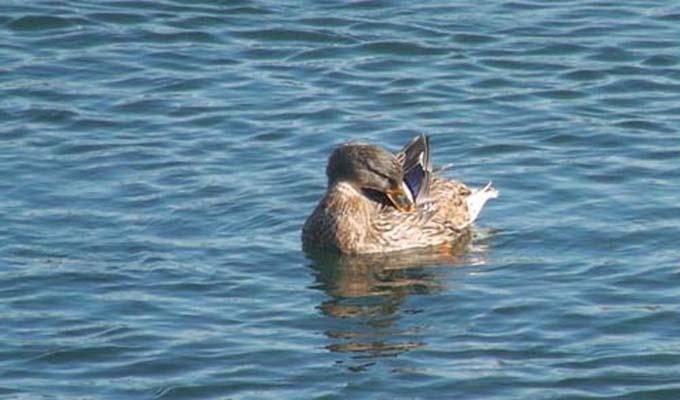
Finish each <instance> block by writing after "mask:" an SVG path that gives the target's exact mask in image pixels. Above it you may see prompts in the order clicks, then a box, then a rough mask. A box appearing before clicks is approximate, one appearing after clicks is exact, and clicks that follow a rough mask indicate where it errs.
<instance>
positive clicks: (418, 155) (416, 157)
mask: <svg viewBox="0 0 680 400" xmlns="http://www.w3.org/2000/svg"><path fill="white" fill-rule="evenodd" d="M396 157H397V161H398V162H400V163H401V165H402V168H403V170H404V183H405V184H406V186H407V187H408V189H409V191H410V192H411V195H412V197H413V201H414V202H417V201H418V200H419V199H424V198H426V197H427V196H428V195H429V192H430V183H431V180H432V163H431V161H430V138H429V137H427V136H425V135H423V134H420V135H418V136H416V137H415V138H413V140H411V142H410V143H409V144H407V145H406V146H404V148H403V149H401V151H400V152H399V153H397V156H396Z"/></svg>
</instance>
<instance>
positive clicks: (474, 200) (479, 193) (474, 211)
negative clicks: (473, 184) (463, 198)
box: [467, 182, 498, 223]
mask: <svg viewBox="0 0 680 400" xmlns="http://www.w3.org/2000/svg"><path fill="white" fill-rule="evenodd" d="M496 197H498V191H497V190H496V189H494V187H493V186H492V185H491V182H489V183H487V184H486V186H484V187H483V188H482V189H472V194H470V196H468V198H467V206H468V214H469V215H470V223H472V222H474V220H476V219H477V216H478V215H479V213H480V212H481V211H482V208H484V204H486V202H487V200H489V199H495V198H496Z"/></svg>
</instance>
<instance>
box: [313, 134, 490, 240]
mask: <svg viewBox="0 0 680 400" xmlns="http://www.w3.org/2000/svg"><path fill="white" fill-rule="evenodd" d="M429 154H430V152H429V140H428V138H427V137H426V136H423V135H420V136H417V137H416V138H415V139H413V141H411V143H409V144H408V145H407V146H406V147H404V149H402V150H401V151H400V152H399V153H397V154H392V153H390V152H388V151H386V150H384V149H383V148H381V147H379V146H375V145H367V144H345V145H342V146H340V147H338V148H337V149H336V150H335V151H334V152H333V154H332V155H331V157H330V159H329V160H328V166H327V168H326V175H327V176H328V188H327V191H326V194H325V196H324V197H323V198H322V199H321V201H320V202H319V204H318V205H317V207H316V209H315V210H314V212H313V213H312V214H311V215H310V216H309V218H308V219H307V221H306V222H305V225H304V227H303V229H302V242H303V245H304V247H305V248H322V249H331V250H335V251H338V252H340V253H346V254H365V253H384V252H392V251H400V250H406V249H411V248H418V247H429V246H435V245H440V244H443V243H450V242H453V241H455V240H457V239H458V238H459V237H460V236H461V235H462V234H463V233H464V232H465V230H466V229H467V228H468V227H469V225H470V224H471V223H472V222H473V221H474V220H475V218H476V217H477V215H478V214H479V211H480V210H481V208H482V207H483V206H484V203H485V202H486V201H487V200H488V199H489V198H493V197H496V196H497V192H496V190H495V189H493V188H492V187H491V186H490V185H487V186H486V187H485V188H483V189H479V190H470V189H469V188H468V187H467V186H465V185H464V184H463V183H461V182H457V181H454V180H448V179H445V178H441V177H438V176H435V174H434V172H433V170H432V166H431V163H430V156H429Z"/></svg>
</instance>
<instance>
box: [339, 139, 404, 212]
mask: <svg viewBox="0 0 680 400" xmlns="http://www.w3.org/2000/svg"><path fill="white" fill-rule="evenodd" d="M326 176H328V186H329V187H330V186H332V185H333V184H335V183H337V182H347V183H349V184H351V185H353V186H354V187H355V188H357V189H358V190H360V191H364V190H369V191H376V192H380V193H382V194H384V195H385V196H386V197H387V199H389V201H390V202H391V203H392V204H393V205H394V207H395V208H397V209H399V210H401V211H406V212H408V211H411V210H412V209H413V207H414V199H413V195H412V194H411V192H410V190H409V188H408V187H407V186H406V184H405V182H404V171H403V167H402V164H401V163H400V162H399V161H398V160H397V159H396V157H395V156H394V155H393V154H392V153H390V152H389V151H387V150H385V149H383V148H381V147H379V146H374V145H368V144H346V145H342V146H340V147H338V148H337V149H335V151H334V152H333V154H331V157H330V158H329V160H328V166H327V167H326Z"/></svg>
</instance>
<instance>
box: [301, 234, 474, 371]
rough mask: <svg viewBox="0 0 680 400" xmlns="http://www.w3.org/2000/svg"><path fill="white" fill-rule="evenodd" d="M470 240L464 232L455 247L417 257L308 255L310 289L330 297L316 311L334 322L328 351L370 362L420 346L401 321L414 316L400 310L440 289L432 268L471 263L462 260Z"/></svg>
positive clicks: (438, 271) (416, 329) (416, 331)
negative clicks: (312, 284) (313, 280)
mask: <svg viewBox="0 0 680 400" xmlns="http://www.w3.org/2000/svg"><path fill="white" fill-rule="evenodd" d="M472 236H473V233H472V232H471V231H470V230H467V231H466V232H465V234H464V235H463V236H461V237H460V239H459V240H457V241H456V242H454V243H449V244H446V245H440V246H438V247H437V248H436V249H420V250H419V251H413V250H411V251H402V252H394V253H382V254H371V255H355V256H348V255H337V254H329V253H323V252H314V251H309V250H308V251H307V255H308V257H309V258H310V259H311V260H312V265H311V267H312V268H313V269H314V270H315V271H316V285H315V287H316V288H319V289H322V290H323V291H324V292H325V293H326V294H327V295H328V297H329V299H328V300H326V301H324V302H322V303H321V305H320V307H319V308H320V309H321V311H322V312H323V313H324V314H325V315H327V316H329V317H332V319H333V323H332V324H331V327H330V328H329V329H328V330H327V331H326V332H325V333H326V335H327V336H328V337H329V338H331V339H332V340H333V343H332V344H330V345H329V346H328V348H329V349H330V350H331V351H334V352H351V353H352V354H354V356H355V357H356V358H375V357H382V356H396V355H398V354H401V353H403V352H405V351H409V350H412V349H416V348H419V347H422V346H424V343H422V341H421V340H419V339H420V336H421V335H420V332H421V331H422V329H423V327H422V326H418V325H417V323H416V324H415V325H412V326H404V320H405V319H404V318H403V317H404V315H409V314H417V313H418V312H419V310H417V309H413V308H410V309H402V306H403V304H404V302H405V301H406V299H407V298H408V296H409V295H411V294H420V295H422V294H431V293H436V292H439V291H441V290H443V289H444V287H443V284H444V281H445V280H444V279H442V278H443V277H442V275H443V274H445V273H446V271H447V270H446V269H445V268H434V267H433V266H436V265H440V266H457V265H462V264H470V263H471V262H472V263H475V260H474V259H470V258H469V254H470V253H467V254H466V252H467V251H468V250H469V249H470V245H471V239H472ZM475 255H479V253H476V254H475ZM478 262H479V260H478V261H477V263H478Z"/></svg>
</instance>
